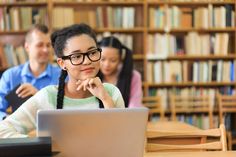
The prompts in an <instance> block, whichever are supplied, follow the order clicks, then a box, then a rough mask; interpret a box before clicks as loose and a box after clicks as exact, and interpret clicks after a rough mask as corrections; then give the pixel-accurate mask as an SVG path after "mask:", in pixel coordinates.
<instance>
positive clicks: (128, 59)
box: [98, 36, 133, 107]
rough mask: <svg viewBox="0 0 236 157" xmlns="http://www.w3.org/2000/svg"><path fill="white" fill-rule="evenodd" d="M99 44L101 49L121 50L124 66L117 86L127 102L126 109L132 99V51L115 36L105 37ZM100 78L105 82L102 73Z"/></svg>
mask: <svg viewBox="0 0 236 157" xmlns="http://www.w3.org/2000/svg"><path fill="white" fill-rule="evenodd" d="M98 44H99V46H100V47H112V48H116V49H118V50H119V55H120V59H121V60H122V63H123V66H122V69H121V71H120V73H119V76H118V81H117V85H116V86H117V87H118V88H119V90H120V91H121V94H122V96H123V99H124V101H125V107H128V104H129V97H130V86H131V80H132V73H133V58H132V51H131V50H130V49H129V48H127V47H126V46H124V45H123V44H122V43H121V42H120V41H119V39H118V38H116V37H114V36H109V37H105V38H103V39H102V40H101V41H100V42H99V43H98ZM123 53H124V54H123ZM123 56H124V58H123ZM98 76H99V77H100V79H101V80H102V81H103V78H104V76H103V74H102V73H101V71H100V72H99V73H98Z"/></svg>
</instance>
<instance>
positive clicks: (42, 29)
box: [25, 24, 49, 42]
mask: <svg viewBox="0 0 236 157" xmlns="http://www.w3.org/2000/svg"><path fill="white" fill-rule="evenodd" d="M35 30H37V31H40V32H41V33H44V34H48V32H49V30H48V27H47V26H46V25H43V24H35V25H33V26H32V27H31V28H30V29H29V30H28V32H27V33H26V35H25V41H26V42H30V41H31V34H32V32H33V31H35Z"/></svg>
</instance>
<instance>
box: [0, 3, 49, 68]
mask: <svg viewBox="0 0 236 157" xmlns="http://www.w3.org/2000/svg"><path fill="white" fill-rule="evenodd" d="M48 22H49V16H48V1H43V0H36V1H30V0H28V1H17V0H0V43H1V44H0V47H1V48H0V71H2V70H4V69H6V68H8V67H12V66H15V65H18V64H21V63H24V62H25V60H27V55H26V52H25V51H24V49H23V44H24V36H25V33H26V31H27V30H28V29H29V28H30V27H31V25H32V24H34V23H43V24H46V25H48Z"/></svg>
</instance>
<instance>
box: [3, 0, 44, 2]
mask: <svg viewBox="0 0 236 157" xmlns="http://www.w3.org/2000/svg"><path fill="white" fill-rule="evenodd" d="M16 2H46V0H0V3H16Z"/></svg>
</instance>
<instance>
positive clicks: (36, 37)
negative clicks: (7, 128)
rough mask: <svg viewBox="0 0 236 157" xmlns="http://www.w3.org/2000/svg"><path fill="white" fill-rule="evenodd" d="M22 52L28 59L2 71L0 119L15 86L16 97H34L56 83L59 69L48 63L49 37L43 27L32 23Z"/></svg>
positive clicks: (4, 112)
mask: <svg viewBox="0 0 236 157" xmlns="http://www.w3.org/2000/svg"><path fill="white" fill-rule="evenodd" d="M25 50H26V52H27V54H28V57H29V60H28V61H27V62H26V63H25V64H21V65H18V66H15V67H12V68H9V69H8V70H6V71H5V72H4V73H3V74H2V77H1V80H0V120H2V119H4V118H5V117H6V115H7V113H6V110H7V108H8V107H9V105H14V104H8V101H7V100H6V99H5V96H6V95H7V94H8V93H9V92H10V91H11V90H12V89H14V88H15V87H16V86H17V85H19V84H20V86H19V87H18V88H17V90H16V94H17V96H18V97H20V98H26V97H29V96H32V95H34V94H35V93H36V92H37V91H38V90H40V89H41V88H43V87H45V86H47V85H52V84H58V77H59V76H60V69H59V68H58V67H56V66H53V65H51V64H49V60H50V56H52V55H51V54H50V53H51V50H52V47H51V41H50V34H49V31H48V28H47V26H45V25H40V24H36V25H34V26H33V27H32V28H31V29H30V30H29V31H28V32H27V34H26V37H25Z"/></svg>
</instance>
